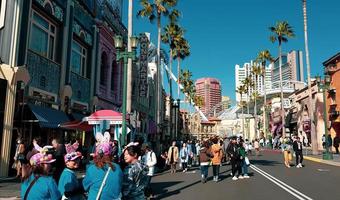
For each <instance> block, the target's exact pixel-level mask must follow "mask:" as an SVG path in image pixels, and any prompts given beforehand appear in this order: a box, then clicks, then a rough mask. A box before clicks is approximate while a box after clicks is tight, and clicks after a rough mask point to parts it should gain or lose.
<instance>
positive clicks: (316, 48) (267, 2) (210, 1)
mask: <svg viewBox="0 0 340 200" xmlns="http://www.w3.org/2000/svg"><path fill="white" fill-rule="evenodd" d="M151 1H152V0H151ZM127 2H128V1H127V0H124V5H123V21H124V23H125V24H126V26H127V10H128V9H127ZM133 2H134V11H133V12H134V13H137V11H138V10H139V9H140V8H141V7H140V5H139V1H138V0H134V1H133ZM177 9H178V10H180V11H181V13H182V17H181V18H180V21H179V24H180V25H181V26H182V27H183V28H184V29H185V30H186V32H185V38H186V39H187V40H188V41H189V43H190V47H191V55H190V57H188V58H186V59H185V60H184V61H183V62H182V64H181V68H182V69H189V70H190V71H191V72H192V73H193V79H198V78H201V77H213V78H217V79H219V80H220V81H221V84H222V95H226V96H229V97H231V99H233V100H235V65H236V64H239V65H241V66H242V65H243V64H244V63H245V62H249V61H250V60H252V59H255V58H256V56H257V54H258V52H259V51H261V50H265V49H268V50H269V51H270V52H271V54H272V55H273V56H277V55H278V44H277V43H275V44H273V43H271V42H270V41H269V36H270V31H269V29H268V27H270V26H274V25H275V24H276V22H277V21H288V23H289V24H290V25H291V26H292V27H293V30H294V31H295V34H296V37H295V38H292V39H289V41H288V43H284V44H283V46H282V50H283V51H284V52H289V51H290V50H302V51H303V53H304V52H305V48H304V34H303V13H302V1H301V0H205V1H204V0H179V3H178V5H177ZM135 16H136V15H135ZM307 17H308V41H309V54H310V63H311V76H312V77H314V76H316V75H318V74H319V75H322V74H323V65H322V63H323V62H324V61H325V60H327V59H328V58H330V57H332V56H333V55H335V54H336V53H338V52H340V0H307ZM162 24H163V25H166V24H167V21H166V20H163V21H162ZM133 29H134V30H133V32H134V34H136V35H138V34H139V33H141V32H150V33H151V40H152V42H153V43H155V44H157V26H156V23H155V24H151V23H150V22H149V21H148V20H147V19H143V18H136V17H135V18H134V21H133ZM162 48H164V49H168V48H167V46H166V45H164V44H163V45H162ZM174 64H175V66H177V63H176V62H175V63H174ZM304 67H306V62H305V55H304ZM173 69H174V73H175V74H177V72H176V67H173ZM305 78H306V79H307V75H305Z"/></svg>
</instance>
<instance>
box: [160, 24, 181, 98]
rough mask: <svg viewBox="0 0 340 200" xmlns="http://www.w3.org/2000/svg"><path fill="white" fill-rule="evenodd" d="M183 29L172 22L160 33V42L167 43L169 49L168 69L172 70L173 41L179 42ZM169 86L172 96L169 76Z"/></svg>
mask: <svg viewBox="0 0 340 200" xmlns="http://www.w3.org/2000/svg"><path fill="white" fill-rule="evenodd" d="M183 34H184V30H183V29H182V28H181V27H180V26H179V25H178V24H174V23H170V24H168V25H167V26H166V27H164V29H163V34H162V37H161V38H162V42H163V43H165V44H169V49H170V52H169V54H170V58H169V70H170V72H172V60H173V51H174V49H175V48H176V46H175V43H177V42H179V41H180V40H181V38H182V37H183ZM169 87H170V96H171V98H172V96H173V95H172V79H171V76H170V78H169Z"/></svg>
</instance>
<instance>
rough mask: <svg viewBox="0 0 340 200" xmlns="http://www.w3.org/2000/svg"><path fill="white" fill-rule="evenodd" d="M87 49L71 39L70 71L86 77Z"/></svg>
mask: <svg viewBox="0 0 340 200" xmlns="http://www.w3.org/2000/svg"><path fill="white" fill-rule="evenodd" d="M86 57H87V49H86V48H85V47H84V46H82V45H81V44H79V43H78V42H76V41H75V40H73V43H72V64H71V71H72V72H74V73H76V74H79V75H81V76H84V77H86V70H87V65H86V63H87V60H86Z"/></svg>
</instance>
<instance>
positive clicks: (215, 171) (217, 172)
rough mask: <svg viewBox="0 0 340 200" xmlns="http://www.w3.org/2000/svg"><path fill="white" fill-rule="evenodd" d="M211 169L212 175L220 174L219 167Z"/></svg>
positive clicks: (214, 166) (215, 166)
mask: <svg viewBox="0 0 340 200" xmlns="http://www.w3.org/2000/svg"><path fill="white" fill-rule="evenodd" d="M212 168H213V175H214V176H218V175H219V173H220V165H213V166H212Z"/></svg>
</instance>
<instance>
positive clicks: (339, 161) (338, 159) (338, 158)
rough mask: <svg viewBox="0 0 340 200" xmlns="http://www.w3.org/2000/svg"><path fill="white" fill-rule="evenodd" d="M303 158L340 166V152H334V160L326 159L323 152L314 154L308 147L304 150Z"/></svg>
mask: <svg viewBox="0 0 340 200" xmlns="http://www.w3.org/2000/svg"><path fill="white" fill-rule="evenodd" d="M303 158H304V159H306V160H310V161H314V162H318V163H323V164H327V165H333V166H337V167H340V155H339V154H333V159H332V160H324V159H323V158H322V152H319V154H318V155H312V149H311V148H308V149H305V150H303Z"/></svg>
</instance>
